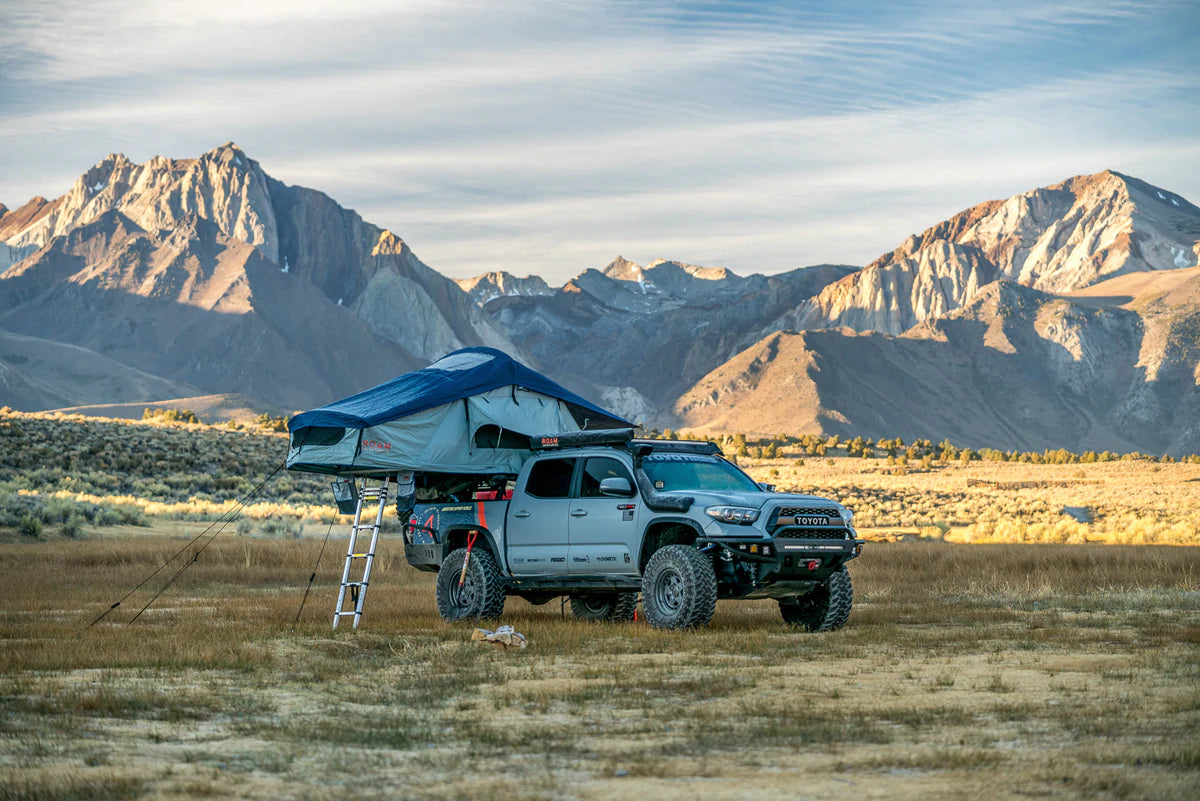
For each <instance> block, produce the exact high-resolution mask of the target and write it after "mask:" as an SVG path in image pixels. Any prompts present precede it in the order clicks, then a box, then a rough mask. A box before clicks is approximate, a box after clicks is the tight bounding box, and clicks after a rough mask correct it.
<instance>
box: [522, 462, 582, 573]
mask: <svg viewBox="0 0 1200 801" xmlns="http://www.w3.org/2000/svg"><path fill="white" fill-rule="evenodd" d="M575 461H576V460H575V459H539V460H538V461H536V462H534V463H533V466H532V467H531V468H530V470H529V475H528V477H527V478H526V479H525V486H523V487H521V486H518V487H517V491H516V492H515V493H513V498H512V500H511V501H509V504H508V521H507V524H508V531H507V534H508V565H509V569H510V570H512V573H513V575H514V576H539V575H546V574H561V573H566V572H567V519H568V518H567V510H568V504H570V502H571V498H570V495H571V479H572V478H573V477H574V474H575Z"/></svg>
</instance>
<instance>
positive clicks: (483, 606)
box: [437, 548, 504, 623]
mask: <svg viewBox="0 0 1200 801" xmlns="http://www.w3.org/2000/svg"><path fill="white" fill-rule="evenodd" d="M466 558H467V549H466V548H459V549H458V550H456V551H451V552H450V555H449V556H447V557H446V559H445V561H444V562H442V567H441V569H440V570H438V577H437V608H438V614H439V615H441V616H442V620H445V621H446V622H448V623H453V622H454V621H456V620H477V619H484V620H490V619H495V618H498V617H500V613H501V612H503V611H504V582H503V580H501V578H500V568H499V567H498V566H497V565H496V560H495V559H494V558H492V554H491V553H490V552H489V551H488V550H487V548H476V549H473V550H472V551H471V561H470V562H469V563H468V564H467V575H466V577H465V578H464V579H463V582H462V586H459V583H458V581H459V578H460V577H462V567H463V561H464V560H465V559H466Z"/></svg>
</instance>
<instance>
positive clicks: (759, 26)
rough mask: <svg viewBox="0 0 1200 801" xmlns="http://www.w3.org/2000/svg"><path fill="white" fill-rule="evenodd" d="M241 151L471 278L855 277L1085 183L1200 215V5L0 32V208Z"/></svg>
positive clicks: (702, 12) (423, 14) (18, 19)
mask: <svg viewBox="0 0 1200 801" xmlns="http://www.w3.org/2000/svg"><path fill="white" fill-rule="evenodd" d="M230 139H232V140H234V141H236V142H237V143H238V144H239V145H240V146H241V147H242V148H243V149H244V150H245V151H246V152H247V153H248V154H249V155H250V156H252V157H253V158H255V159H257V160H258V161H260V162H261V163H262V165H263V167H264V168H265V169H266V170H267V172H268V173H270V174H271V175H273V176H275V177H276V178H279V179H280V180H283V181H285V182H287V183H292V184H302V185H305V186H310V187H314V188H317V189H321V190H323V191H325V192H327V193H329V194H330V195H332V196H333V197H334V198H335V199H336V200H338V201H339V202H340V203H342V204H343V205H345V206H349V207H351V208H354V209H356V210H357V211H358V212H360V213H361V214H362V215H363V216H364V217H365V218H366V219H367V220H369V221H371V222H373V223H375V224H377V225H380V226H384V227H387V228H390V229H392V230H393V231H395V232H396V233H397V234H398V235H400V236H401V237H403V238H404V239H405V240H406V241H407V242H408V243H409V244H410V246H412V248H413V249H414V250H415V251H416V252H417V254H418V255H419V256H421V258H422V259H423V260H424V261H425V262H426V263H428V264H429V265H430V266H432V267H434V268H435V269H438V270H440V271H442V272H443V273H445V274H447V275H450V276H453V277H466V276H468V275H473V274H476V273H478V272H482V271H484V270H488V269H509V270H512V271H514V272H517V273H519V274H525V273H528V272H535V273H538V274H541V275H542V276H544V277H545V278H547V279H548V280H551V281H552V282H561V281H563V280H565V279H567V278H569V277H571V276H573V275H575V274H577V273H578V272H580V271H581V270H583V269H584V268H587V267H600V266H603V265H604V264H605V263H607V262H608V261H609V260H611V259H612V258H613V257H614V256H616V255H617V254H618V253H620V254H622V255H624V256H625V257H627V258H630V259H632V260H634V261H639V262H641V263H643V264H644V263H646V262H648V261H650V260H652V259H655V258H667V259H677V260H681V261H687V262H692V263H695V264H701V265H705V266H726V267H729V268H731V269H733V270H735V271H738V272H742V273H748V272H768V273H770V272H778V271H780V270H785V269H791V268H794V267H800V266H804V265H807V264H814V263H820V262H839V263H849V264H865V263H866V262H868V261H870V260H871V259H873V258H875V257H876V256H878V255H879V254H881V253H883V252H885V251H887V250H890V249H892V248H893V247H895V246H896V245H897V244H899V242H900V241H901V240H903V239H904V238H905V237H906V236H907V235H909V234H910V233H913V232H916V231H920V230H922V229H924V228H925V227H927V226H928V225H931V224H933V223H935V222H937V221H939V220H941V219H944V218H945V217H947V216H949V215H951V214H953V213H955V212H957V211H960V210H962V209H963V208H966V207H968V206H970V205H973V204H975V203H978V202H981V201H984V200H988V199H992V198H998V197H1007V196H1009V195H1012V194H1016V193H1019V192H1023V191H1025V190H1028V189H1032V188H1034V187H1036V186H1044V185H1047V184H1050V183H1055V182H1057V181H1059V180H1062V179H1064V178H1067V177H1069V176H1071V175H1076V174H1081V173H1091V172H1097V171H1100V170H1103V169H1115V170H1118V171H1121V172H1126V173H1129V174H1132V175H1136V176H1138V177H1140V178H1143V179H1145V180H1147V181H1150V182H1151V183H1153V184H1156V185H1159V186H1162V187H1165V188H1167V189H1170V190H1172V191H1174V192H1177V193H1179V194H1182V195H1183V196H1184V197H1187V198H1188V199H1190V200H1192V201H1193V202H1200V6H1198V5H1197V4H1196V3H1194V2H1190V3H1189V2H1164V3H1153V2H1147V3H1131V2H1107V1H1106V0H1095V2H1084V1H1080V2H1075V1H1071V2H1055V0H1047V1H1046V2H1025V1H1024V0H1007V1H1006V0H996V1H995V2H990V3H946V2H920V3H888V2H836V3H835V2H828V3H805V2H797V3H767V2H732V3H716V2H712V3H688V2H663V3H659V2H568V1H564V0H556V2H539V1H537V0H531V1H530V2H512V3H499V2H479V3H453V2H432V1H419V2H380V1H378V0H359V1H358V2H354V3H335V2H323V1H318V0H288V1H287V2H273V1H270V0H268V1H267V2H253V1H252V0H236V1H228V2H227V1H226V0H221V2H207V3H205V2H179V1H178V0H147V1H146V2H106V1H105V0H84V1H83V2H77V1H76V0H70V1H67V0H48V1H47V2H38V3H33V2H13V0H8V2H4V3H3V4H2V5H0V202H4V203H6V204H7V205H8V206H10V207H15V206H17V205H19V204H21V203H23V202H24V201H25V200H27V199H28V198H29V197H30V196H32V195H34V194H42V195H46V196H54V195H57V194H60V193H62V192H63V191H65V190H66V189H67V188H68V187H69V186H70V184H71V182H72V181H73V180H74V179H75V178H76V177H77V176H78V175H79V173H81V172H83V171H84V170H85V169H87V168H88V167H89V166H90V165H92V164H94V163H96V162H97V161H99V160H100V159H101V158H102V157H103V156H104V155H105V154H107V153H110V152H123V153H125V154H126V155H128V156H129V157H130V158H132V159H134V160H135V161H144V160H146V159H148V158H150V157H151V156H153V155H156V154H163V155H167V156H172V157H189V156H195V155H198V154H199V153H201V152H203V151H205V150H208V149H210V148H212V147H215V146H216V145H219V144H221V143H223V142H225V141H228V140H230Z"/></svg>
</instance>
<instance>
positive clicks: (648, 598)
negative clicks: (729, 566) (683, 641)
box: [642, 545, 717, 629]
mask: <svg viewBox="0 0 1200 801" xmlns="http://www.w3.org/2000/svg"><path fill="white" fill-rule="evenodd" d="M642 608H643V609H645V610H646V620H648V621H649V622H650V625H651V626H654V627H655V628H658V629H691V628H697V627H700V626H707V625H708V622H709V621H710V620H712V616H713V612H714V611H716V608H717V575H716V573H715V572H714V571H713V565H712V560H711V559H709V558H708V557H707V556H705V555H704V554H702V553H700V552H699V551H698V550H696V549H695V548H693V547H692V546H690V545H666V546H663V547H662V548H659V549H658V550H657V551H655V552H654V555H653V556H651V557H650V561H649V562H648V563H647V564H646V572H645V573H643V574H642Z"/></svg>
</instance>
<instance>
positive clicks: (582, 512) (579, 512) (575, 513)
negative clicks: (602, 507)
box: [571, 509, 587, 517]
mask: <svg viewBox="0 0 1200 801" xmlns="http://www.w3.org/2000/svg"><path fill="white" fill-rule="evenodd" d="M571 517H587V510H586V509H572V510H571Z"/></svg>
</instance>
